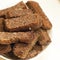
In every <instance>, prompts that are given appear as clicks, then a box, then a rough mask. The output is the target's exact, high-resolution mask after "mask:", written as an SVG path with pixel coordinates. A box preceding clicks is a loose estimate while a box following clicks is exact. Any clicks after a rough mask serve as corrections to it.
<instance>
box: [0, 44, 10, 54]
mask: <svg viewBox="0 0 60 60" xmlns="http://www.w3.org/2000/svg"><path fill="white" fill-rule="evenodd" d="M10 51H11V46H10V45H1V44H0V54H5V53H8V52H10Z"/></svg>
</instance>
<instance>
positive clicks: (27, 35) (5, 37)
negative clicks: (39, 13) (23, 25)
mask: <svg viewBox="0 0 60 60" xmlns="http://www.w3.org/2000/svg"><path fill="white" fill-rule="evenodd" d="M34 34H35V33H34V32H12V33H11V32H0V44H12V43H17V42H19V41H20V42H24V43H31V42H32V39H33V38H34Z"/></svg>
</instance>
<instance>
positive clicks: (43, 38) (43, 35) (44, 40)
mask: <svg viewBox="0 0 60 60" xmlns="http://www.w3.org/2000/svg"><path fill="white" fill-rule="evenodd" d="M38 31H39V33H40V39H39V41H38V43H39V44H40V45H42V46H46V45H48V44H49V43H50V42H51V39H50V37H49V35H48V33H47V31H46V30H43V29H40V30H38Z"/></svg>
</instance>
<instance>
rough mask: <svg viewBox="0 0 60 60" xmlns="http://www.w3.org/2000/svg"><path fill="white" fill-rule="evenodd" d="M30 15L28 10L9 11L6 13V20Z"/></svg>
mask: <svg viewBox="0 0 60 60" xmlns="http://www.w3.org/2000/svg"><path fill="white" fill-rule="evenodd" d="M30 13H33V12H32V11H31V10H30V9H22V10H10V11H8V12H7V14H6V18H12V17H13V18H14V17H19V16H21V15H22V16H23V15H26V14H30Z"/></svg>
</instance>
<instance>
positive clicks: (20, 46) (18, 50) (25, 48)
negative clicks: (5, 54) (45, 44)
mask: <svg viewBox="0 0 60 60" xmlns="http://www.w3.org/2000/svg"><path fill="white" fill-rule="evenodd" d="M37 41H38V36H37V35H36V34H35V36H34V39H33V40H32V42H31V43H30V44H24V43H17V44H15V46H14V47H13V52H14V54H15V56H17V57H18V58H22V59H24V58H26V57H27V55H28V53H29V51H31V49H32V48H33V46H34V45H35V44H36V42H37Z"/></svg>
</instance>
